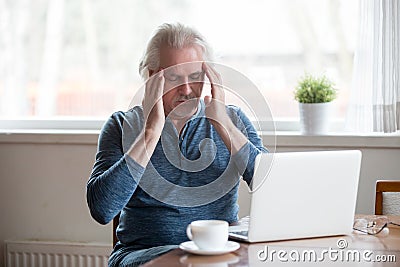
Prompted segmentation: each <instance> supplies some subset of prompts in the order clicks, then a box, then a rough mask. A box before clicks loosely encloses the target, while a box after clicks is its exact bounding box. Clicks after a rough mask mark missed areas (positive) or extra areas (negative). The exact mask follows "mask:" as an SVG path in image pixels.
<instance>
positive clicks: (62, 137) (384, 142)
mask: <svg viewBox="0 0 400 267" xmlns="http://www.w3.org/2000/svg"><path fill="white" fill-rule="evenodd" d="M99 133H100V131H99V130H44V129H41V130H27V129H21V130H0V143H14V144H81V145H96V144H97V140H98V136H99ZM261 135H267V133H261ZM276 140H277V146H278V147H332V148H335V147H346V148H362V147H367V148H368V147H371V148H400V133H399V132H397V133H394V134H385V135H384V134H375V135H372V134H369V135H355V134H350V133H349V134H347V133H330V134H328V135H318V136H307V135H302V134H300V133H299V132H296V131H278V132H276Z"/></svg>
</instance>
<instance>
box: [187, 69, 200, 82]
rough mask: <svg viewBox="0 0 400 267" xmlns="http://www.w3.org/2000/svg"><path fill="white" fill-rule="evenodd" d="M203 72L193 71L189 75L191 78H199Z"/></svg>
mask: <svg viewBox="0 0 400 267" xmlns="http://www.w3.org/2000/svg"><path fill="white" fill-rule="evenodd" d="M202 74H203V72H201V71H200V72H195V73H192V74H190V75H189V78H190V79H191V80H199V79H200V78H201V77H202Z"/></svg>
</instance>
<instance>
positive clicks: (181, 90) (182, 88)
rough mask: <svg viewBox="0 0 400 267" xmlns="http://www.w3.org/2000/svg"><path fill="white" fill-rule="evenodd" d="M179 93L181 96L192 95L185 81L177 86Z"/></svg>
mask: <svg viewBox="0 0 400 267" xmlns="http://www.w3.org/2000/svg"><path fill="white" fill-rule="evenodd" d="M179 93H180V94H182V95H190V94H191V93H192V88H191V87H190V83H189V82H188V81H187V80H185V82H184V83H183V84H182V85H180V86H179Z"/></svg>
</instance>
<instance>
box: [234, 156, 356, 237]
mask: <svg viewBox="0 0 400 267" xmlns="http://www.w3.org/2000/svg"><path fill="white" fill-rule="evenodd" d="M360 165H361V152H360V151H358V150H346V151H313V152H285V153H270V154H261V155H259V156H258V157H257V158H256V170H255V172H254V177H253V185H252V189H253V192H252V193H251V206H250V219H249V221H248V225H247V226H245V227H246V228H247V227H248V229H243V226H233V227H230V234H229V235H230V238H231V239H236V240H241V241H246V242H263V241H274V240H288V239H298V238H310V237H319V236H334V235H346V234H349V233H351V232H352V227H353V220H354V213H355V206H356V199H357V190H358V180H359V174H360Z"/></svg>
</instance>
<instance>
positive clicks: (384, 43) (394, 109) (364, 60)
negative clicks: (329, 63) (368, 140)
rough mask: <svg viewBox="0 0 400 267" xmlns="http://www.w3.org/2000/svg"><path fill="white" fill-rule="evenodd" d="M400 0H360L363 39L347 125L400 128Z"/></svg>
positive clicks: (386, 130) (360, 129)
mask: <svg viewBox="0 0 400 267" xmlns="http://www.w3.org/2000/svg"><path fill="white" fill-rule="evenodd" d="M399 2H400V1H398V0H360V5H359V6H360V23H359V38H358V44H357V48H356V52H355V57H354V69H353V82H352V89H351V90H352V92H351V96H350V103H349V109H348V114H347V119H346V128H347V130H349V131H353V132H361V133H368V132H384V133H391V132H395V131H397V130H399V129H400V81H399V80H400V58H399V53H400V18H399V16H400V4H399Z"/></svg>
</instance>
